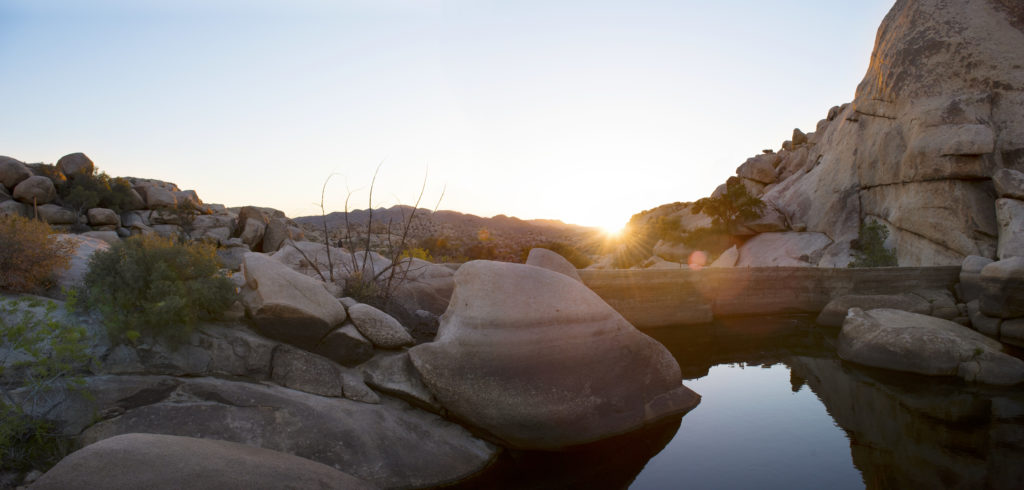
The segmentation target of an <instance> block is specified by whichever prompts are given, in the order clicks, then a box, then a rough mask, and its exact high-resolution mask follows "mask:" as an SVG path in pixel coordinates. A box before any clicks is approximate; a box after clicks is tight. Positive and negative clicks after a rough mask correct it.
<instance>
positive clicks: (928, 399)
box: [790, 357, 1024, 489]
mask: <svg viewBox="0 0 1024 490" xmlns="http://www.w3.org/2000/svg"><path fill="white" fill-rule="evenodd" d="M790 366H791V368H792V370H793V372H794V373H799V376H801V377H803V378H806V379H807V383H808V385H809V386H810V387H811V389H813V390H814V392H815V393H817V394H818V397H819V398H820V399H821V400H822V401H823V402H824V403H825V406H826V407H827V408H828V411H829V413H830V414H831V415H832V417H833V419H835V421H836V423H838V424H839V425H840V426H841V427H842V428H843V429H845V430H846V432H847V434H849V437H850V441H851V442H850V448H851V453H852V456H853V462H854V464H855V465H856V466H857V468H858V469H860V471H861V474H862V475H863V477H864V481H865V483H866V485H867V487H868V488H1007V489H1016V488H1024V465H1022V464H1021V463H1022V462H1024V393H1021V391H1020V390H1007V389H988V388H979V387H975V386H970V385H966V384H963V383H959V382H956V381H952V380H949V381H947V380H937V379H933V378H927V377H923V376H912V375H900V374H897V373H892V372H885V371H874V370H867V369H863V368H860V367H857V366H852V365H848V364H845V363H843V362H842V361H840V360H837V359H832V358H813V357H795V358H793V359H792V360H791V362H790Z"/></svg>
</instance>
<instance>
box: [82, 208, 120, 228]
mask: <svg viewBox="0 0 1024 490" xmlns="http://www.w3.org/2000/svg"><path fill="white" fill-rule="evenodd" d="M85 215H86V217H87V218H88V219H89V225H90V226H105V225H113V226H120V225H121V217H120V216H118V215H117V213H115V212H114V210H113V209H107V208H92V209H90V210H89V211H87V212H86V213H85Z"/></svg>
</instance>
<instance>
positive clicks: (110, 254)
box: [85, 235, 235, 342]
mask: <svg viewBox="0 0 1024 490" xmlns="http://www.w3.org/2000/svg"><path fill="white" fill-rule="evenodd" d="M85 294H86V298H87V299H88V301H87V303H88V304H89V306H91V307H93V308H95V309H96V310H98V311H99V312H100V313H101V314H102V315H103V318H104V320H105V323H106V325H107V329H108V330H109V331H110V333H111V335H112V336H114V337H124V338H126V339H127V340H129V341H132V342H134V341H135V340H136V339H138V338H139V336H141V335H145V336H150V337H164V338H167V339H168V340H171V341H183V340H186V339H187V338H188V336H189V334H190V333H191V332H192V330H193V329H194V327H195V324H196V323H197V322H198V321H199V320H201V319H212V318H217V317H219V316H220V315H221V314H222V313H223V312H224V310H226V309H227V308H228V306H230V305H231V303H232V302H233V301H234V298H235V289H234V285H233V284H232V283H231V281H230V280H228V278H226V277H224V276H223V275H222V274H221V273H220V272H219V265H218V262H217V257H216V250H215V249H214V247H212V246H211V245H208V244H203V243H192V244H182V243H179V242H178V241H176V240H174V239H172V238H162V237H158V236H156V235H142V236H136V237H131V238H129V239H127V240H124V241H123V242H121V243H119V244H117V245H115V246H113V247H111V248H110V249H109V250H105V251H101V252H97V253H96V254H95V255H93V258H92V260H91V261H90V263H89V271H88V272H87V273H86V275H85Z"/></svg>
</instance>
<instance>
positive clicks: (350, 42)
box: [0, 0, 893, 228]
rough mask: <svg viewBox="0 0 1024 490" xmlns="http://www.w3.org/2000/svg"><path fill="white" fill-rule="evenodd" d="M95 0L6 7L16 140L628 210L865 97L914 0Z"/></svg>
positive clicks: (186, 170) (54, 152) (287, 187)
mask: <svg viewBox="0 0 1024 490" xmlns="http://www.w3.org/2000/svg"><path fill="white" fill-rule="evenodd" d="M86 3H87V2H75V1H71V0H66V1H49V2H34V1H31V0H11V1H6V2H4V3H3V4H2V5H0V66H2V67H3V74H4V76H3V77H0V103H2V111H3V117H0V154H4V155H8V156H11V157H14V158H17V159H20V160H22V161H26V162H39V161H42V162H47V163H53V162H55V161H56V160H57V159H58V158H60V157H61V156H62V155H64V154H67V153H71V152H75V151H82V152H84V153H86V154H87V155H89V156H90V157H91V158H92V159H93V160H94V161H95V162H96V164H97V166H98V167H99V169H100V170H103V171H106V172H107V173H109V174H111V175H115V176H137V177H149V178H157V179H161V180H167V181H171V182H175V183H177V184H178V185H179V186H181V187H182V188H190V189H195V190H196V191H197V192H198V193H199V196H200V197H201V198H202V199H203V200H204V201H206V202H219V203H223V204H227V205H229V206H236V205H245V204H255V205H262V206H271V207H274V208H278V209H281V210H283V211H285V212H286V213H287V214H288V215H289V216H293V217H295V216H302V215H309V214H317V213H319V209H318V208H317V206H316V204H314V203H316V202H318V201H319V197H320V188H321V185H322V184H323V181H324V179H325V178H326V177H327V176H328V175H330V174H332V173H337V174H338V176H337V177H335V178H334V179H333V180H332V181H331V184H330V186H329V187H328V192H327V201H326V205H327V207H328V211H332V210H340V209H341V208H342V206H343V204H344V199H345V196H346V194H347V191H348V190H351V191H354V192H356V193H355V194H354V196H353V203H355V204H354V205H353V207H354V208H363V207H365V199H366V190H367V187H368V186H369V182H370V180H371V178H372V174H373V170H374V168H375V167H376V166H377V165H378V163H380V162H383V166H382V168H381V175H380V178H379V179H378V183H377V188H376V191H375V192H376V194H375V204H376V205H381V206H390V205H393V204H397V203H402V204H412V203H413V201H414V200H415V198H416V195H417V193H418V192H419V188H420V185H421V184H422V181H423V178H424V174H425V173H427V174H428V182H427V192H426V195H425V196H424V202H423V205H425V206H426V207H433V206H434V204H435V202H436V200H437V199H438V198H439V197H440V193H441V190H442V188H446V191H445V195H444V199H443V201H442V202H441V206H440V207H441V208H442V209H452V210H456V211H461V212H465V213H472V214H477V215H481V216H493V215H497V214H505V215H509V216H517V217H520V218H523V219H530V218H549V219H560V220H563V221H566V222H569V223H576V224H583V225H591V226H602V227H606V228H613V227H615V226H619V225H621V224H623V223H624V222H625V221H626V220H628V218H629V217H630V216H631V215H632V214H634V213H636V212H638V211H641V210H644V209H648V208H651V207H654V206H657V205H660V204H664V203H668V202H674V201H688V200H695V199H698V198H700V197H704V196H706V195H708V194H709V193H710V192H711V191H712V190H713V189H714V188H715V187H716V186H717V185H719V184H721V183H722V182H724V181H725V179H726V178H727V177H729V176H730V175H733V173H734V171H735V169H736V167H737V166H738V165H739V164H741V163H743V161H744V160H745V159H746V158H747V157H749V156H752V155H754V154H756V153H759V152H760V150H761V149H765V148H774V149H777V148H778V147H779V145H780V144H781V142H782V141H783V140H785V139H787V138H788V137H789V135H790V133H791V131H792V129H793V128H794V127H799V128H801V129H803V130H804V131H813V129H814V126H815V124H816V122H817V121H818V120H819V119H821V118H823V117H824V116H825V114H826V112H827V111H828V109H829V107H831V106H833V105H838V104H841V103H844V102H848V101H850V100H852V98H853V95H854V90H855V88H856V85H857V83H858V82H859V81H860V79H861V77H863V75H864V72H865V70H866V68H867V64H868V60H869V56H870V54H871V48H872V45H873V42H874V38H875V32H876V29H877V26H878V24H879V23H880V22H881V20H882V18H883V17H884V15H885V13H886V12H887V11H888V9H889V8H890V7H891V6H892V4H893V0H862V1H859V2H845V1H839V0H831V1H824V2H822V1H810V0H786V1H777V2H759V1H741V0H732V1H722V2H698V1H675V2H673V1H664V0H660V1H659V0H636V1H631V2H606V1H587V2H575V1H564V2H543V1H533V0H527V1H517V2H496V1H471V0H460V1H441V0H424V1H414V0H378V1H371V0H351V1H327V0H300V1H292V2H284V1H281V2H271V1H263V2H248V1H243V0H219V1H200V0H189V1H177V2H144V3H145V5H144V6H143V5H137V4H141V3H142V2H133V1H130V0H100V1H95V2H88V3H87V5H85V4H86Z"/></svg>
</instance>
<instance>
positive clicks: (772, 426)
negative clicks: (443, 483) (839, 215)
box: [454, 316, 1024, 490]
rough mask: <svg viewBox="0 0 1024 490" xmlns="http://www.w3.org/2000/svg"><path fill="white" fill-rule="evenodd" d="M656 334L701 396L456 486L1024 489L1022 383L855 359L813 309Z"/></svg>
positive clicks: (505, 458)
mask: <svg viewBox="0 0 1024 490" xmlns="http://www.w3.org/2000/svg"><path fill="white" fill-rule="evenodd" d="M646 333H647V334H648V335H650V336H651V337H653V338H655V339H657V340H658V341H660V342H661V343H662V344H664V345H665V346H666V347H667V348H668V349H669V351H671V352H672V354H673V355H674V356H675V357H676V360H677V361H678V362H679V365H680V367H681V369H682V371H683V378H684V379H685V381H684V384H686V386H688V387H690V388H691V389H693V390H694V391H696V392H697V393H699V394H700V395H701V397H702V400H701V403H700V405H698V406H697V407H696V408H694V409H693V410H692V411H691V412H689V413H687V414H686V415H685V416H683V417H682V418H681V419H680V418H679V417H676V418H673V419H670V420H666V421H664V422H662V423H660V424H658V425H657V426H654V427H651V428H649V429H645V430H643V431H639V432H636V433H633V434H629V435H626V436H621V437H618V438H614V439H610V440H607V441H602V442H599V443H596V444H591V445H588V446H585V447H582V448H577V449H576V450H574V451H570V452H558V453H551V452H531V451H506V452H504V453H503V454H502V456H501V457H500V458H499V460H498V461H497V462H496V463H495V464H494V465H493V466H492V467H491V468H489V469H488V470H487V471H486V472H485V473H484V474H482V475H480V476H479V477H477V478H474V479H472V480H469V481H465V482H462V483H460V484H458V485H456V486H455V487H454V488H496V489H502V488H509V489H511V488H516V489H518V488H534V489H549V488H550V489H555V488H558V489H562V488H589V489H594V488H597V489H601V488H609V489H612V488H614V489H621V488H629V489H634V490H662V489H674V488H680V489H684V488H685V489H733V488H735V489H746V488H757V489H802V488H807V489H821V488H828V489H846V488H872V489H875V488H878V489H888V488H993V489H1001V488H1007V489H1019V488H1024V390H1022V389H1021V388H991V387H983V386H974V385H968V384H966V383H962V382H960V381H957V380H955V379H953V380H950V379H944V378H932V377H925V376H916V375H905V374H899V373H894V372H890V371H882V370H873V369H866V368H862V367H859V366H855V365H851V364H849V363H845V362H843V361H841V360H839V359H838V357H837V356H836V354H835V346H834V344H835V337H836V335H837V333H838V331H837V330H835V329H825V328H822V327H818V326H816V325H814V323H813V321H812V319H811V318H808V317H805V316H791V317H769V318H748V319H738V320H727V321H718V322H716V323H715V324H714V325H710V326H709V325H701V326H681V327H673V328H665V329H658V330H652V331H647V332H646ZM623 382H628V380H623Z"/></svg>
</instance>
